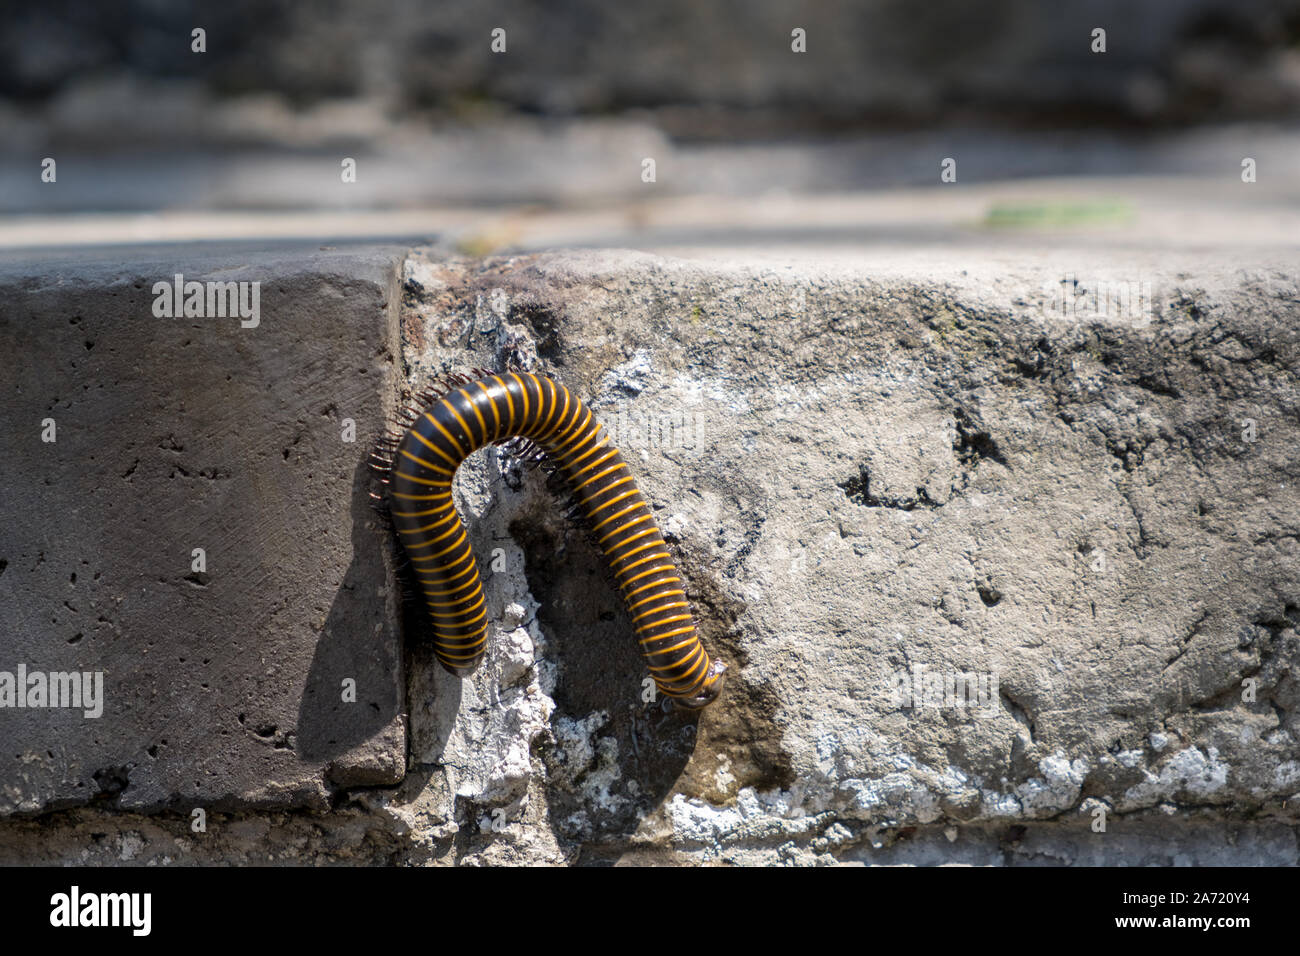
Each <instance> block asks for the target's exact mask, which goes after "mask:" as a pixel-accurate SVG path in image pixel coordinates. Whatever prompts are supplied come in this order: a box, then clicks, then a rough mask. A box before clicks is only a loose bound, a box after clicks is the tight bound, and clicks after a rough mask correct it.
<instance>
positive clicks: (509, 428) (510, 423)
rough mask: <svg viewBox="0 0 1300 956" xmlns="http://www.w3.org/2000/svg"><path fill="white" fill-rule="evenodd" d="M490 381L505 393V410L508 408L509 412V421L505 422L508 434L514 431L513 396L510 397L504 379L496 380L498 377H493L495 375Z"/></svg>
mask: <svg viewBox="0 0 1300 956" xmlns="http://www.w3.org/2000/svg"><path fill="white" fill-rule="evenodd" d="M492 381H494V382H496V383H497V384H498V385H500V386H501V391H503V392H505V393H506V408H508V409H509V410H510V420H509V421H508V422H506V431H508V432H509V431H514V428H515V400H514V396H512V395H511V394H510V386H509V385H507V384H506V383H505V380H504V379H502V378H498V377H497V376H495V375H493V376H492Z"/></svg>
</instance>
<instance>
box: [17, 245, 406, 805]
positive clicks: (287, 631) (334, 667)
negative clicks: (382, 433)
mask: <svg viewBox="0 0 1300 956" xmlns="http://www.w3.org/2000/svg"><path fill="white" fill-rule="evenodd" d="M400 261H401V250H398V249H395V248H389V247H371V248H367V249H326V248H317V247H314V246H310V247H309V246H302V247H298V248H292V247H291V248H285V247H283V246H281V247H279V248H278V249H277V251H276V255H275V256H274V258H273V259H268V258H267V250H266V249H264V248H261V247H258V246H254V245H249V244H244V245H233V246H232V245H226V246H220V245H219V246H205V247H181V248H175V247H173V248H154V249H150V248H136V249H121V248H116V249H100V250H90V251H86V252H81V253H75V254H69V253H55V252H51V253H45V254H35V253H32V254H26V255H10V256H8V257H6V258H5V259H4V260H3V261H2V262H0V354H3V355H4V356H6V361H5V362H4V363H3V368H2V369H0V455H2V456H3V460H4V466H3V470H2V471H0V500H3V502H4V506H5V519H4V527H3V529H2V530H0V569H2V570H0V671H10V672H12V671H14V670H15V668H16V667H17V666H18V665H19V664H23V665H25V666H26V668H27V669H28V670H29V671H37V670H39V671H73V670H75V671H85V672H94V671H102V672H103V674H104V696H105V704H104V711H103V716H102V717H100V718H98V719H87V718H86V717H84V716H83V714H82V713H81V712H80V711H76V710H66V709H62V710H52V709H13V708H5V709H0V814H12V813H23V814H26V813H36V812H41V811H46V810H50V809H54V808H59V807H66V806H70V805H77V804H86V803H90V802H92V801H104V802H106V803H108V804H110V805H112V806H116V807H119V808H139V809H154V808H158V807H162V806H174V807H181V808H183V807H193V806H206V807H222V806H239V805H255V806H268V807H270V806H275V807H289V806H311V807H317V808H320V807H324V806H328V805H329V803H330V801H331V793H332V791H333V790H335V789H337V788H339V787H347V786H358V785H375V784H385V783H393V782H396V781H397V780H400V779H401V777H402V775H403V773H404V770H405V751H406V731H405V718H404V714H403V711H404V683H403V678H402V655H401V652H400V645H399V639H398V630H397V623H396V621H397V613H396V603H395V599H394V594H393V591H392V589H391V587H390V586H389V579H390V560H389V556H388V550H387V549H388V543H387V540H386V538H385V536H384V533H383V530H382V529H381V528H380V527H379V525H378V523H377V522H376V519H375V516H374V514H373V512H372V509H370V508H369V507H368V505H367V492H368V485H369V478H368V475H367V471H366V468H365V466H364V460H365V458H366V455H367V454H368V452H369V450H370V447H371V442H372V441H373V438H374V436H375V435H376V434H377V433H378V431H379V429H380V427H381V424H382V420H383V417H384V415H385V413H386V412H387V410H388V409H390V408H391V407H392V399H393V391H394V387H395V381H396V378H395V363H396V362H397V360H398V353H397V334H396V332H397V324H396V308H397V285H396V283H397V277H398V276H399V275H400ZM178 273H180V274H182V275H183V276H184V278H185V279H186V280H195V281H201V282H206V281H209V280H220V281H222V282H259V283H260V287H259V288H260V322H259V323H258V324H257V325H256V327H247V328H245V327H241V323H240V320H239V319H237V318H218V317H212V318H200V317H191V318H165V317H158V316H157V315H155V313H154V308H153V306H154V302H155V295H154V284H155V283H157V282H164V283H172V282H173V281H174V276H175V275H176V274H178ZM250 288H251V287H250ZM46 419H52V420H53V423H54V424H53V427H54V428H55V429H56V431H55V438H56V440H55V441H54V442H52V443H47V442H44V441H42V431H43V425H42V422H43V421H44V420H46ZM349 420H350V421H349ZM353 432H354V433H355V437H354V440H350V441H349V440H347V439H349V438H351V437H352V436H353ZM200 548H201V549H203V552H204V560H205V562H206V567H205V568H204V569H201V570H196V569H195V565H194V560H195V558H194V550H195V549H200ZM345 680H353V681H355V682H356V702H355V703H350V702H344V701H343V699H342V695H343V682H344V681H345Z"/></svg>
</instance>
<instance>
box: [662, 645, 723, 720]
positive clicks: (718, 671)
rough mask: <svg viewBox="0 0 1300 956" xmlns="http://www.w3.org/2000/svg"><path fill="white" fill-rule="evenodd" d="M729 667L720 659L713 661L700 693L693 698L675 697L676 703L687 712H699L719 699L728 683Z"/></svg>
mask: <svg viewBox="0 0 1300 956" xmlns="http://www.w3.org/2000/svg"><path fill="white" fill-rule="evenodd" d="M726 674H727V665H726V664H724V663H723V662H722V661H721V660H719V659H718V658H716V657H715V658H714V659H713V663H712V664H710V665H709V669H708V672H707V673H706V674H705V675H704V683H703V684H702V685H700V692H699V693H698V694H696V695H695V696H693V697H674V698H672V699H673V701H674V703H676V704H678V705H679V706H681V707H685V708H686V709H687V710H699V709H700V708H701V707H705V706H707V705H709V704H711V703H713V702H714V701H715V700H717V699H718V695H719V694H721V693H722V685H723V684H724V683H725V682H726V680H725V678H726Z"/></svg>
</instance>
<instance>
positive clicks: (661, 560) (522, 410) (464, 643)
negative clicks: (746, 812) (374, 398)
mask: <svg viewBox="0 0 1300 956" xmlns="http://www.w3.org/2000/svg"><path fill="white" fill-rule="evenodd" d="M476 376H477V377H466V376H456V377H453V378H451V379H449V380H448V387H447V388H446V389H445V390H444V391H442V392H441V393H439V394H436V395H429V396H427V402H426V405H425V407H424V409H423V410H422V411H420V412H419V413H418V415H417V417H416V418H415V420H414V421H413V422H412V423H411V424H410V427H409V428H408V429H407V430H406V432H405V434H404V435H401V436H400V438H397V437H396V436H394V440H393V442H392V443H391V447H390V451H391V452H392V455H393V457H392V459H391V479H390V482H389V492H388V494H389V498H390V513H391V515H392V519H393V524H394V525H395V526H396V529H397V534H398V537H399V539H400V540H401V542H402V546H403V548H404V549H405V550H406V553H407V555H408V557H409V558H410V561H411V565H412V568H413V570H414V573H415V577H416V579H417V580H418V581H419V585H420V589H421V590H422V591H423V593H424V598H425V602H426V603H427V605H428V611H429V617H430V619H431V620H432V622H433V631H434V650H435V653H436V654H437V656H438V660H439V661H440V662H441V663H442V665H443V666H444V667H446V668H447V669H448V670H449V671H451V672H452V673H453V674H456V675H458V676H461V677H463V676H465V675H467V674H469V673H470V672H471V671H473V670H474V668H475V667H476V666H477V665H478V663H479V661H480V660H481V659H482V657H483V654H484V651H485V650H486V646H487V630H488V619H487V603H486V601H485V600H484V596H483V587H482V584H481V582H480V579H479V572H478V567H477V565H476V563H475V561H474V555H473V554H472V553H471V551H470V546H469V536H468V534H467V533H466V530H465V526H464V525H463V524H462V523H461V520H460V517H459V515H457V513H456V508H455V505H454V504H453V503H452V496H451V483H452V477H453V475H454V474H455V472H456V468H457V467H458V466H459V465H460V463H461V462H462V461H464V460H465V459H466V458H468V457H469V456H470V455H471V454H472V453H473V452H474V451H475V450H477V449H479V448H482V447H483V446H484V445H488V444H491V443H494V442H496V443H500V442H502V441H504V440H506V439H516V440H518V439H523V440H526V442H527V443H528V444H527V445H526V446H525V447H528V448H529V449H530V450H532V451H533V452H534V453H535V454H536V455H537V456H538V457H541V456H542V455H544V456H545V460H546V461H547V462H548V467H549V468H551V469H553V470H554V471H557V472H559V473H560V474H562V475H563V477H564V479H565V480H566V482H567V484H568V486H569V488H570V489H571V490H572V491H573V493H574V496H575V499H576V507H577V509H578V510H579V511H581V512H582V513H583V514H584V515H585V516H586V519H587V522H588V524H589V526H590V531H591V534H592V537H593V539H594V540H595V542H596V546H597V547H598V548H599V549H600V550H601V551H602V552H603V554H604V556H605V559H606V560H607V561H608V562H609V565H610V568H611V570H612V571H613V573H614V579H615V583H616V585H617V587H618V589H619V591H620V592H621V594H622V596H623V601H624V603H625V604H626V605H627V609H628V613H629V614H630V616H631V618H632V623H633V626H634V627H635V629H636V634H637V639H638V641H639V645H640V648H641V653H642V654H643V655H644V657H645V659H646V665H647V666H648V668H649V670H650V674H651V676H652V677H653V678H654V681H655V684H656V685H658V688H659V690H660V692H662V693H663V694H665V695H667V696H669V697H671V698H673V699H675V700H677V701H679V702H680V703H682V704H685V705H686V706H689V707H702V706H704V705H705V704H707V703H709V702H710V701H712V700H713V699H714V698H715V697H717V695H718V693H719V691H720V690H721V689H722V678H723V673H724V672H725V671H726V665H725V664H723V663H722V661H720V660H716V659H712V658H710V657H709V654H708V652H706V651H705V649H704V645H703V644H702V643H701V642H700V638H699V634H698V632H697V631H696V627H695V621H694V617H693V615H692V613H691V608H690V604H689V602H688V601H687V598H686V593H685V591H684V590H683V582H682V578H681V576H680V574H679V573H678V571H677V568H676V566H675V565H674V564H673V561H672V558H671V557H670V556H669V554H668V549H667V547H666V546H665V544H664V539H663V536H662V535H661V534H660V532H659V528H658V525H657V524H656V523H655V520H654V514H653V512H652V511H651V509H650V505H649V502H647V501H646V499H645V498H644V497H643V496H642V494H641V492H640V491H639V490H637V486H636V482H635V480H634V479H633V477H632V472H631V471H630V470H629V469H628V466H627V463H626V462H625V461H624V460H623V456H622V455H621V454H620V453H619V451H618V449H617V448H615V447H614V446H613V445H612V444H611V443H610V440H609V437H608V435H607V434H606V433H605V431H604V430H603V429H602V428H601V426H600V423H599V422H597V421H596V419H595V418H594V417H593V415H592V414H591V411H590V409H588V408H587V407H586V405H584V404H583V403H582V401H581V400H580V399H578V398H577V397H576V396H574V395H573V394H571V393H570V392H569V390H568V389H567V388H565V387H564V386H563V385H561V384H559V383H558V382H555V381H553V380H552V379H550V378H547V377H546V376H542V375H533V374H530V373H527V372H503V373H501V374H492V373H489V372H482V371H481V370H480V371H479V372H477V373H476Z"/></svg>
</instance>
